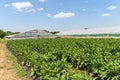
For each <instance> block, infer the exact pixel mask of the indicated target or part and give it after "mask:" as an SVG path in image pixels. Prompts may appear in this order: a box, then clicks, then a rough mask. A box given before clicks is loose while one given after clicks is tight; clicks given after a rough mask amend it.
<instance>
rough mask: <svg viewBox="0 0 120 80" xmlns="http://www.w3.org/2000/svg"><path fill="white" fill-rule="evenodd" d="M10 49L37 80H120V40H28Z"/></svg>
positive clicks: (19, 41) (15, 44) (13, 41)
mask: <svg viewBox="0 0 120 80" xmlns="http://www.w3.org/2000/svg"><path fill="white" fill-rule="evenodd" d="M8 45H9V46H10V48H12V50H13V51H14V52H15V54H16V56H18V57H19V58H20V59H21V60H22V63H23V64H25V65H26V66H27V67H28V68H29V70H30V71H31V74H30V75H31V76H35V78H36V79H37V80H44V79H45V80H46V79H47V80H120V39H27V40H10V41H8Z"/></svg>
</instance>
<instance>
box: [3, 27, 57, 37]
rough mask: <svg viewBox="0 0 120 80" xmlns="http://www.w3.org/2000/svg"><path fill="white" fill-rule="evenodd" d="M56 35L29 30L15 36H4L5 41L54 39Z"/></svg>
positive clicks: (43, 31)
mask: <svg viewBox="0 0 120 80" xmlns="http://www.w3.org/2000/svg"><path fill="white" fill-rule="evenodd" d="M54 37H56V35H53V34H51V33H50V32H48V31H46V30H38V29H35V30H30V31H27V32H23V33H19V34H15V35H9V36H6V37H5V38H6V39H26V38H28V39H29V38H54Z"/></svg>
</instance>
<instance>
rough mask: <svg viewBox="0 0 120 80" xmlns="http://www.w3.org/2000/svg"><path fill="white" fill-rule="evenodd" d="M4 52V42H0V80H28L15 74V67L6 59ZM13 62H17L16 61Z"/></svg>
mask: <svg viewBox="0 0 120 80" xmlns="http://www.w3.org/2000/svg"><path fill="white" fill-rule="evenodd" d="M6 52H7V50H6V46H5V44H4V43H0V80H28V79H27V78H26V77H24V78H20V77H18V76H17V74H16V69H15V67H14V66H13V63H14V62H13V61H11V60H9V59H8V57H7V54H6ZM15 63H16V64H17V62H15ZM15 63H14V64H15Z"/></svg>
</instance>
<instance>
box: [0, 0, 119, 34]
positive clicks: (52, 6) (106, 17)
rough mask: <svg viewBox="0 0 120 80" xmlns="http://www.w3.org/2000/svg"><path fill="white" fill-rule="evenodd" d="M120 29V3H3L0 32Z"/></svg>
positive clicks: (34, 0)
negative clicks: (0, 30) (1, 30)
mask: <svg viewBox="0 0 120 80" xmlns="http://www.w3.org/2000/svg"><path fill="white" fill-rule="evenodd" d="M106 27H107V28H109V27H118V28H119V27H120V0H0V29H3V30H6V31H7V30H11V31H20V32H24V31H28V30H32V29H42V30H50V31H69V30H79V29H83V28H106Z"/></svg>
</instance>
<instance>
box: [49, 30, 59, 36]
mask: <svg viewBox="0 0 120 80" xmlns="http://www.w3.org/2000/svg"><path fill="white" fill-rule="evenodd" d="M50 33H51V34H53V35H55V34H58V33H59V31H53V32H50Z"/></svg>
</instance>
